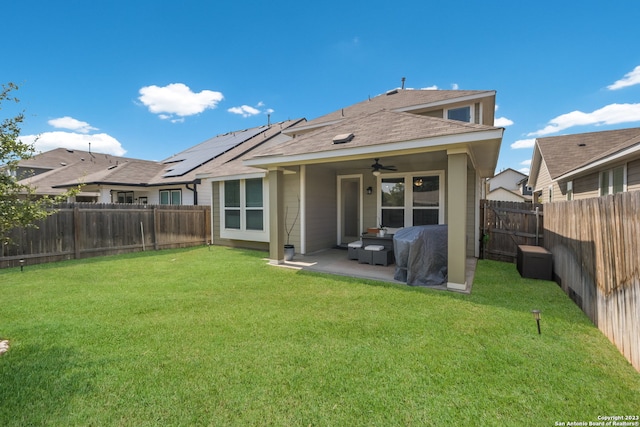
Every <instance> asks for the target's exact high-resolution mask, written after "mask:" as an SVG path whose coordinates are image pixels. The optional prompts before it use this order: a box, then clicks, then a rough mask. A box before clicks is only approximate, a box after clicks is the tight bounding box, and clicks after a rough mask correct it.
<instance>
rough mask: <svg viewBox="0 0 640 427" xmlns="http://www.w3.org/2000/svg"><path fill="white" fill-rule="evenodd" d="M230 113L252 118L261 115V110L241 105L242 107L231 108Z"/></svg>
mask: <svg viewBox="0 0 640 427" xmlns="http://www.w3.org/2000/svg"><path fill="white" fill-rule="evenodd" d="M227 111H228V112H230V113H233V114H238V115H241V116H242V117H251V116H255V115H257V114H260V110H258V109H257V108H253V107H250V106H248V105H241V106H240V107H231V108H229V109H228V110H227Z"/></svg>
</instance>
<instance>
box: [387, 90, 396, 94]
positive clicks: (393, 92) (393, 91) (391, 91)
mask: <svg viewBox="0 0 640 427" xmlns="http://www.w3.org/2000/svg"><path fill="white" fill-rule="evenodd" d="M396 93H398V89H392V90H390V91H388V92H387V95H395V94H396Z"/></svg>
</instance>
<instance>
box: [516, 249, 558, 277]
mask: <svg viewBox="0 0 640 427" xmlns="http://www.w3.org/2000/svg"><path fill="white" fill-rule="evenodd" d="M517 267H518V272H519V273H520V276H522V277H524V278H526V279H542V280H553V260H552V257H551V252H549V251H548V250H546V249H545V248H543V247H540V246H528V245H519V246H518V258H517Z"/></svg>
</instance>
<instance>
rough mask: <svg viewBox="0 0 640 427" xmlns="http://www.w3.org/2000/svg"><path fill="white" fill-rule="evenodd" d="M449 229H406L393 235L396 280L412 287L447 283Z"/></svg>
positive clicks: (419, 227)
mask: <svg viewBox="0 0 640 427" xmlns="http://www.w3.org/2000/svg"><path fill="white" fill-rule="evenodd" d="M447 234H448V232H447V226H446V225H421V226H417V227H405V228H402V229H400V230H398V231H397V232H396V233H395V234H394V235H393V250H394V255H395V258H396V272H395V275H394V276H393V278H394V279H395V280H399V281H401V282H407V285H411V286H440V285H442V284H444V283H446V282H447V238H448V236H447Z"/></svg>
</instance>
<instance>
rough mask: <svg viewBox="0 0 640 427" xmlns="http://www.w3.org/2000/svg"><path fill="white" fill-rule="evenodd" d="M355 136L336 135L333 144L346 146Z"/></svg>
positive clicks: (349, 134) (348, 134) (347, 134)
mask: <svg viewBox="0 0 640 427" xmlns="http://www.w3.org/2000/svg"><path fill="white" fill-rule="evenodd" d="M354 136H355V135H354V134H352V133H342V134H340V135H336V136H334V137H333V143H334V144H344V143H346V142H349V141H351V140H352V139H353V137H354Z"/></svg>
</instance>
